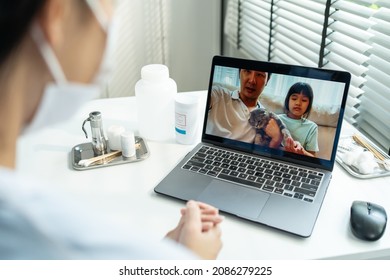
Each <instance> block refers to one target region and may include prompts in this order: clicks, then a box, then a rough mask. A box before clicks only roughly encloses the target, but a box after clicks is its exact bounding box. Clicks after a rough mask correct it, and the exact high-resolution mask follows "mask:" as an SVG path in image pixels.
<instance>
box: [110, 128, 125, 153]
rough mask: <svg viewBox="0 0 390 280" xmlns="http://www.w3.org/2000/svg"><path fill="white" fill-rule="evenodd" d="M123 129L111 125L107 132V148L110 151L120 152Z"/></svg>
mask: <svg viewBox="0 0 390 280" xmlns="http://www.w3.org/2000/svg"><path fill="white" fill-rule="evenodd" d="M125 130H126V129H125V127H124V126H121V125H116V124H113V125H111V126H110V127H109V128H108V130H107V137H108V146H109V147H110V150H111V151H118V150H122V148H121V134H122V133H123V132H125Z"/></svg>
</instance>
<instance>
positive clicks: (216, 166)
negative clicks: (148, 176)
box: [154, 56, 350, 237]
mask: <svg viewBox="0 0 390 280" xmlns="http://www.w3.org/2000/svg"><path fill="white" fill-rule="evenodd" d="M240 69H250V70H253V71H262V72H268V73H271V78H270V80H269V82H268V84H267V86H266V89H268V92H267V90H266V89H264V91H263V93H262V94H261V96H260V102H261V103H262V104H263V103H264V107H265V108H266V109H267V110H268V111H273V110H276V109H275V106H274V105H272V102H273V101H275V100H277V99H278V100H279V103H278V102H274V103H277V104H279V105H280V100H282V99H283V98H284V96H285V95H286V92H287V90H288V88H289V87H290V86H291V84H293V83H295V82H297V81H298V82H300V81H304V82H307V83H310V84H311V85H312V88H313V92H314V100H313V107H312V112H313V110H314V111H315V110H317V111H318V112H316V113H315V114H313V113H311V115H312V116H311V117H310V116H309V119H310V118H312V119H313V121H314V122H315V123H316V124H317V125H318V127H319V131H323V132H324V133H323V134H321V133H322V132H319V136H321V137H322V138H321V139H320V138H319V139H318V141H319V142H321V145H319V146H320V150H319V153H318V156H316V157H309V156H303V155H301V154H297V153H292V152H286V151H285V150H284V149H283V148H280V149H272V148H269V147H267V146H262V145H258V144H254V143H249V142H243V141H237V140H233V139H228V138H225V137H221V136H218V135H212V134H208V129H207V126H208V125H209V123H208V122H209V121H210V120H209V119H208V116H209V109H210V102H211V100H210V99H211V91H212V88H213V86H215V85H216V84H218V85H221V84H224V86H228V87H229V88H232V89H234V88H235V87H237V88H239V78H238V77H237V75H239V74H238V73H239V71H240ZM349 83H350V74H349V73H347V72H342V71H335V70H324V69H317V68H310V67H303V66H295V65H285V64H278V63H270V62H260V61H253V60H245V59H238V58H230V57H222V56H215V57H214V58H213V61H212V67H211V75H210V83H209V88H208V98H207V104H206V110H205V113H204V114H205V118H204V125H203V131H202V142H201V143H199V144H198V145H197V146H196V147H195V148H194V149H193V150H192V151H191V152H190V153H189V154H187V155H186V156H185V157H184V158H183V159H182V160H181V161H180V162H179V163H178V165H177V166H176V167H175V168H174V169H173V170H172V171H171V172H170V173H169V174H168V175H167V176H166V177H165V178H164V179H163V180H162V181H161V182H160V183H159V184H158V185H157V186H156V187H155V189H154V190H155V192H156V193H159V194H163V195H166V196H169V197H173V198H177V199H181V200H185V201H186V200H190V199H192V200H198V201H203V202H206V203H209V204H211V205H213V206H215V207H217V208H219V209H220V210H221V211H223V212H225V213H229V214H232V215H235V216H237V217H240V218H243V219H247V220H250V221H253V222H256V223H260V224H263V225H267V226H270V227H273V228H276V229H280V230H283V231H286V232H289V233H292V234H295V235H298V236H302V237H309V236H310V235H311V234H312V231H313V228H314V225H315V222H316V219H317V217H318V214H319V211H320V209H321V205H322V202H323V200H324V197H325V194H326V191H327V188H328V185H329V182H330V180H331V176H332V175H331V172H332V169H333V165H334V161H335V156H336V151H337V144H338V139H339V135H340V130H341V124H342V119H343V113H344V109H345V104H346V99H347V94H348V88H349ZM267 96H268V99H270V100H271V101H272V102H270V100H267ZM316 101H317V102H316ZM270 104H271V105H270ZM278 110H279V113H280V108H279V109H278ZM324 135H325V137H324Z"/></svg>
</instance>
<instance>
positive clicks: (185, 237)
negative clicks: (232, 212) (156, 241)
mask: <svg viewBox="0 0 390 280" xmlns="http://www.w3.org/2000/svg"><path fill="white" fill-rule="evenodd" d="M218 212H219V211H218V209H216V208H214V207H212V206H210V205H208V204H205V203H202V202H195V201H192V200H190V201H188V202H187V204H186V207H185V208H183V209H181V218H180V221H179V223H178V225H177V226H176V228H174V229H173V230H171V231H170V232H168V233H167V235H166V237H168V238H171V239H173V240H174V241H176V242H178V243H180V244H182V245H184V246H186V247H187V248H188V249H190V250H192V251H193V252H194V253H196V254H197V255H199V256H200V257H201V258H203V259H216V258H217V255H218V253H219V251H220V250H221V248H222V241H221V229H220V227H219V224H220V223H221V222H222V220H223V217H222V216H220V215H219V213H218Z"/></svg>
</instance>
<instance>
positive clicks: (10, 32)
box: [0, 0, 46, 65]
mask: <svg viewBox="0 0 390 280" xmlns="http://www.w3.org/2000/svg"><path fill="white" fill-rule="evenodd" d="M45 2H46V0H2V1H0V38H1V43H0V65H1V64H2V63H3V62H4V61H5V60H6V59H7V57H8V56H9V55H10V54H11V52H12V51H13V50H14V49H15V48H17V47H18V45H19V43H20V42H21V41H22V39H23V37H24V36H25V34H26V33H27V32H28V30H29V27H30V25H31V22H32V21H33V19H34V18H35V16H36V15H37V14H38V12H39V11H40V10H41V9H42V7H43V6H44V4H45Z"/></svg>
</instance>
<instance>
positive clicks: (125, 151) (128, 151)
mask: <svg viewBox="0 0 390 280" xmlns="http://www.w3.org/2000/svg"><path fill="white" fill-rule="evenodd" d="M121 146H122V156H124V157H127V158H129V157H132V156H134V155H135V138H134V132H133V131H125V132H123V133H122V134H121Z"/></svg>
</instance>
